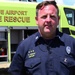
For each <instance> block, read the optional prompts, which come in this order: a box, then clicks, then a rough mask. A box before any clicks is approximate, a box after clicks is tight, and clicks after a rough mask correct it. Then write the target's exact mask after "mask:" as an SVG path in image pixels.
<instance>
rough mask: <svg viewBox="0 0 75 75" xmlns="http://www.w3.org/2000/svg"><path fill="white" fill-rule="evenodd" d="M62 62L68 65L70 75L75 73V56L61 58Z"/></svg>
mask: <svg viewBox="0 0 75 75" xmlns="http://www.w3.org/2000/svg"><path fill="white" fill-rule="evenodd" d="M61 63H62V64H63V65H64V66H66V67H67V69H68V70H69V75H75V59H74V58H73V57H65V58H63V59H61ZM64 72H65V71H64Z"/></svg>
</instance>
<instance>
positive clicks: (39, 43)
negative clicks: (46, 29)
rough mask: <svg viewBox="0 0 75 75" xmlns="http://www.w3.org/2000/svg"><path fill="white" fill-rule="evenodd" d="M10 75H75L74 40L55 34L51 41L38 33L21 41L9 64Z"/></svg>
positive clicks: (64, 35) (58, 33) (62, 34)
mask: <svg viewBox="0 0 75 75" xmlns="http://www.w3.org/2000/svg"><path fill="white" fill-rule="evenodd" d="M9 72H11V73H12V75H75V39H74V38H72V37H71V36H69V35H67V34H65V33H61V32H59V31H58V32H57V36H56V37H55V38H53V39H51V40H46V39H43V38H42V37H41V36H40V34H39V32H37V33H35V34H33V35H31V36H30V37H28V38H27V39H25V40H23V41H22V42H21V44H20V45H19V46H18V48H17V51H16V54H15V55H14V57H13V60H12V62H11V65H10V68H9Z"/></svg>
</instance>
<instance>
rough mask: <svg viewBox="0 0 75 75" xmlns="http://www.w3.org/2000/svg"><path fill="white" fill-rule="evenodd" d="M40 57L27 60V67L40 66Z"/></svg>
mask: <svg viewBox="0 0 75 75" xmlns="http://www.w3.org/2000/svg"><path fill="white" fill-rule="evenodd" d="M40 63H41V61H40V58H30V59H28V60H26V62H25V67H26V68H28V69H33V68H40Z"/></svg>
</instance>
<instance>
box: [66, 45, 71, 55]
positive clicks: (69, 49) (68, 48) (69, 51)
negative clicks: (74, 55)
mask: <svg viewBox="0 0 75 75" xmlns="http://www.w3.org/2000/svg"><path fill="white" fill-rule="evenodd" d="M66 52H67V54H70V53H71V47H70V46H67V47H66Z"/></svg>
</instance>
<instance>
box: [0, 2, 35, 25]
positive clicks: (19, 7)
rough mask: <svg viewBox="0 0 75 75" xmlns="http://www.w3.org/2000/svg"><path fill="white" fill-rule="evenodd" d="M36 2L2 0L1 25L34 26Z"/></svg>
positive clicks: (0, 6) (0, 3)
mask: <svg viewBox="0 0 75 75" xmlns="http://www.w3.org/2000/svg"><path fill="white" fill-rule="evenodd" d="M35 7H36V3H26V2H24V3H22V2H0V26H34V25H36V23H35V16H36V14H35V13H36V11H35Z"/></svg>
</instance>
